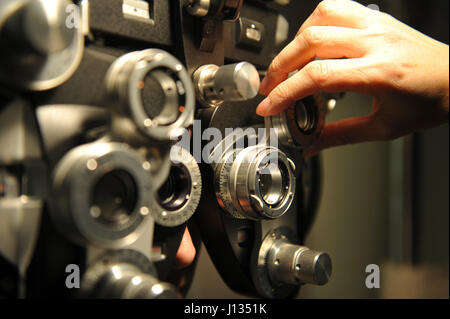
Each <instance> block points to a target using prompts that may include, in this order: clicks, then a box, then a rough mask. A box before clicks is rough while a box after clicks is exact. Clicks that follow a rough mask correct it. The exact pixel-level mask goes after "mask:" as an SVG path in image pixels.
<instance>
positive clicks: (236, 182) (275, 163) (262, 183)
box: [213, 136, 296, 220]
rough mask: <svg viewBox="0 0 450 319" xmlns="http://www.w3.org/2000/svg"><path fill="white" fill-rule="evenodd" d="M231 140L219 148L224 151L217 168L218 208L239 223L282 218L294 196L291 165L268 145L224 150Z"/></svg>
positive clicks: (293, 177) (285, 157) (279, 152)
mask: <svg viewBox="0 0 450 319" xmlns="http://www.w3.org/2000/svg"><path fill="white" fill-rule="evenodd" d="M230 137H231V138H233V136H228V137H227V138H226V139H225V140H223V141H222V144H219V146H218V147H217V148H216V150H218V149H223V150H224V151H225V152H224V153H223V154H222V158H221V159H220V162H219V163H217V165H216V166H215V180H216V182H215V183H216V192H217V199H218V202H219V204H220V205H221V206H222V208H224V209H225V210H226V211H228V212H229V213H230V214H231V215H232V216H233V217H235V218H239V219H250V220H261V219H277V218H280V217H281V216H283V215H284V214H285V213H286V212H287V211H288V210H289V208H290V206H291V204H292V201H293V200H294V196H295V184H296V182H295V181H296V178H295V175H294V170H295V168H294V167H293V164H292V162H291V161H290V160H289V159H288V158H287V156H286V155H285V154H284V153H283V152H282V151H280V150H279V149H277V148H274V147H270V146H266V145H261V144H258V145H256V146H251V147H247V148H233V147H231V148H229V149H226V148H223V147H224V145H226V144H227V143H229V141H227V139H229V138H230ZM241 138H242V137H241ZM213 153H214V152H213ZM213 156H214V155H213Z"/></svg>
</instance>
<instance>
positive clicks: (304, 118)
mask: <svg viewBox="0 0 450 319" xmlns="http://www.w3.org/2000/svg"><path fill="white" fill-rule="evenodd" d="M295 121H296V122H297V125H298V128H299V129H300V130H301V131H302V132H303V133H304V134H305V135H310V134H312V133H313V132H314V130H315V128H316V126H317V124H318V122H317V109H316V108H314V107H312V106H311V105H309V104H305V103H302V102H297V104H296V107H295Z"/></svg>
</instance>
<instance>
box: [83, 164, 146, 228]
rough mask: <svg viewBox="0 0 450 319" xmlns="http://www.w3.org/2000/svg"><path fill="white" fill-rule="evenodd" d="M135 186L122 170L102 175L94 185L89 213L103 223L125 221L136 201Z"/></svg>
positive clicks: (120, 222) (130, 177)
mask: <svg viewBox="0 0 450 319" xmlns="http://www.w3.org/2000/svg"><path fill="white" fill-rule="evenodd" d="M137 197H138V195H137V186H136V183H135V181H134V179H133V177H132V176H131V175H130V174H129V173H128V172H126V171H124V170H114V171H111V172H109V173H107V174H105V175H103V176H102V177H101V178H100V179H99V181H98V182H97V184H96V185H95V186H94V192H93V200H92V206H91V215H92V216H93V217H95V218H98V220H100V221H102V222H103V223H105V224H123V223H126V222H127V221H128V220H129V218H130V216H131V215H132V214H133V211H134V209H135V207H136V203H137V199H138V198H137Z"/></svg>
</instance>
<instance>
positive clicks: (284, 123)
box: [266, 97, 326, 149]
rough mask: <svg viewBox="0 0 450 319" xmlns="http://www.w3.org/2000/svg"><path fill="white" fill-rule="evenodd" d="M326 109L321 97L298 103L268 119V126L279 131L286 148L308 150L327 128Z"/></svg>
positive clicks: (279, 136)
mask: <svg viewBox="0 0 450 319" xmlns="http://www.w3.org/2000/svg"><path fill="white" fill-rule="evenodd" d="M325 115H326V108H325V105H324V104H323V103H321V101H320V98H319V97H309V98H306V99H304V100H301V101H297V102H296V103H295V104H293V105H291V106H290V107H289V108H288V109H287V110H286V111H285V112H283V113H281V114H278V115H275V116H271V117H267V118H266V126H268V127H271V128H275V129H276V130H277V134H278V138H279V140H280V142H281V144H283V145H284V146H287V147H293V148H302V149H304V148H308V147H310V146H312V145H313V144H315V143H316V142H317V141H318V140H319V138H320V137H321V135H322V132H323V129H324V126H325Z"/></svg>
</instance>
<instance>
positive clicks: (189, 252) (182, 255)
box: [175, 227, 196, 269]
mask: <svg viewBox="0 0 450 319" xmlns="http://www.w3.org/2000/svg"><path fill="white" fill-rule="evenodd" d="M195 254H196V250H195V246H194V244H193V243H192V238H191V234H190V233H189V230H188V228H187V227H186V230H185V231H184V234H183V239H182V240H181V243H180V247H179V248H178V251H177V255H176V259H175V268H177V269H183V268H186V267H189V265H190V264H192V262H193V261H194V258H195Z"/></svg>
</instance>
